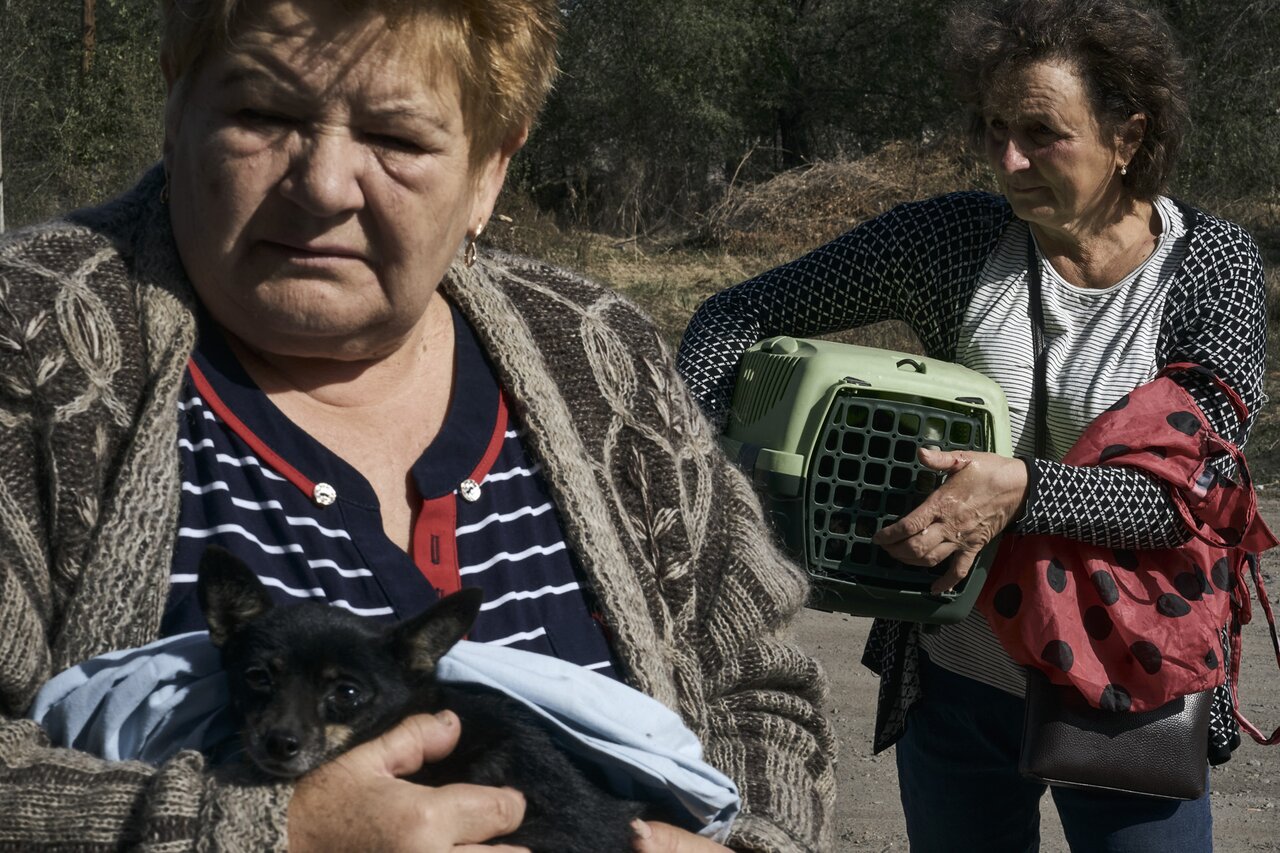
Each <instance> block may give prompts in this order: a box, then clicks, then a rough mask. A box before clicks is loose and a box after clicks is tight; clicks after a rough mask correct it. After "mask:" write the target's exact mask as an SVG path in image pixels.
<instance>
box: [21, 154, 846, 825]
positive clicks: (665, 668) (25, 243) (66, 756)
mask: <svg viewBox="0 0 1280 853" xmlns="http://www.w3.org/2000/svg"><path fill="white" fill-rule="evenodd" d="M159 190H160V178H159V176H158V172H157V171H153V172H152V173H151V174H150V175H148V176H147V177H145V178H144V179H143V181H142V182H141V183H140V184H139V185H138V186H137V187H135V188H134V189H133V190H131V191H130V192H128V193H127V194H125V195H124V196H122V197H120V198H118V199H116V200H115V201H113V202H111V203H109V204H107V205H105V206H103V207H99V208H95V209H90V210H86V211H81V212H78V213H76V214H72V215H71V216H69V217H68V218H67V219H66V220H65V221H60V222H55V223H52V224H48V225H44V226H40V227H36V228H33V229H28V230H25V231H21V232H17V233H14V234H12V235H9V236H7V237H6V239H4V240H3V241H2V242H0V712H2V714H3V717H0V850H19V849H21V850H29V849H33V848H36V847H43V846H57V847H59V848H60V849H70V848H75V849H116V848H120V847H124V846H130V847H137V848H139V849H147V850H186V849H193V848H194V849H202V850H223V849H231V850H271V849H284V848H285V847H286V845H287V837H286V809H287V805H288V801H289V797H290V794H291V788H290V786H289V785H287V784H276V785H257V786H244V785H241V784H238V783H237V781H236V780H235V779H234V778H232V777H230V776H224V775H215V774H213V773H210V772H207V771H206V769H205V767H204V763H203V760H202V758H201V756H200V755H198V754H196V753H194V752H185V753H180V754H179V756H178V757H176V758H175V759H173V760H172V761H170V762H168V763H167V764H165V765H163V766H161V767H159V768H155V767H151V766H149V765H143V764H136V763H127V762H126V763H109V762H105V761H101V760H98V759H96V758H93V757H91V756H89V755H86V754H84V753H79V752H74V751H70V750H64V749H52V748H49V747H48V746H47V742H46V741H45V739H44V737H43V734H42V732H41V731H40V730H39V729H38V728H37V727H36V726H35V725H34V724H32V723H30V722H27V721H24V720H21V719H19V717H20V716H21V715H22V714H23V712H24V711H25V710H26V709H27V707H28V705H29V704H30V702H31V700H32V697H33V696H34V695H35V692H36V690H37V689H38V688H39V686H40V685H41V684H42V683H43V682H44V681H45V680H46V679H47V678H49V676H50V675H52V674H53V673H55V672H57V671H59V670H61V669H63V668H65V667H67V666H68V665H71V664H74V663H76V662H78V661H81V660H84V659H86V658H89V657H92V656H94V655H98V654H101V653H103V652H106V651H109V650H111V649H116V648H124V647H129V646H138V645H142V644H143V643H146V642H148V641H150V640H152V639H154V638H155V637H156V636H157V630H158V628H159V625H160V617H161V613H162V610H163V607H164V603H165V597H166V593H167V584H168V571H169V567H170V561H171V557H172V553H173V547H174V540H175V535H176V531H177V520H178V501H179V468H178V462H179V459H178V453H177V449H176V438H177V416H176V412H177V402H178V396H177V395H178V389H179V381H180V379H181V376H182V372H183V368H184V365H185V363H186V359H187V356H188V353H189V352H190V351H191V348H192V345H193V342H194V340H195V333H196V330H195V320H194V316H193V305H194V295H193V293H192V290H191V286H190V284H189V282H188V280H187V278H186V275H185V273H184V272H183V269H182V266H181V263H180V262H179V260H178V257H177V252H176V250H175V247H174V245H173V241H172V234H171V232H170V229H169V224H168V212H167V209H166V208H165V207H164V206H163V205H162V204H161V203H160V201H159ZM444 287H445V289H446V292H447V294H448V295H449V297H450V298H451V299H452V300H453V301H454V302H455V303H456V304H457V305H458V306H459V308H460V310H462V312H463V313H464V314H465V315H466V316H467V318H468V320H469V321H470V322H471V323H472V325H473V326H474V328H475V329H476V330H477V332H478V334H479V335H480V337H481V340H482V341H483V343H484V345H485V347H486V349H487V351H488V354H489V356H490V357H491V358H492V360H493V362H494V364H495V366H496V368H497V371H498V373H499V375H500V377H501V379H502V381H503V382H504V384H505V386H506V388H507V389H508V390H509V392H510V393H511V395H512V398H513V399H514V400H515V401H516V405H518V406H519V408H520V416H521V418H522V419H523V420H524V421H525V422H526V423H527V424H528V425H529V430H530V438H529V442H530V446H531V449H532V451H533V452H534V453H535V455H536V456H537V457H538V459H539V461H540V462H541V464H542V465H543V467H544V471H545V475H546V478H547V480H548V482H549V483H550V484H551V487H552V490H553V492H554V495H555V499H556V501H557V504H558V507H559V509H560V511H561V513H562V515H563V518H564V521H565V528H566V535H567V537H568V539H569V542H570V546H571V547H572V548H573V549H574V551H575V552H576V555H577V557H578V559H579V560H580V562H581V564H582V566H583V568H584V571H585V573H586V575H587V576H588V578H589V579H590V582H591V583H592V585H593V587H594V592H595V593H596V595H597V596H598V598H599V601H600V603H601V605H602V608H603V611H604V616H605V619H606V620H607V623H608V625H609V627H610V629H611V631H612V634H613V637H614V644H615V650H616V652H617V656H618V658H619V661H620V664H621V668H622V670H623V673H624V675H625V677H626V680H627V681H628V682H629V683H630V684H632V685H633V686H635V687H637V688H638V689H640V690H643V691H644V692H646V693H648V694H650V695H652V696H654V697H656V698H657V699H659V700H660V701H662V702H663V703H665V704H666V705H668V706H670V707H672V708H675V709H676V710H678V711H679V712H680V714H681V715H682V717H683V718H684V720H685V722H686V723H687V724H688V725H689V727H690V728H691V729H692V730H693V731H694V732H696V733H697V734H698V735H699V737H700V738H701V740H702V742H703V744H704V748H705V754H706V758H707V760H708V761H709V762H710V763H712V764H713V765H715V766H717V767H719V768H721V769H722V770H724V771H725V772H726V773H727V774H728V775H729V776H731V777H732V778H733V779H734V780H735V781H736V782H737V783H738V785H739V786H740V788H741V790H742V796H743V805H744V809H743V814H742V817H741V818H740V820H739V822H738V823H737V825H736V827H735V830H734V834H733V836H732V838H731V841H730V843H731V844H732V845H733V846H735V847H738V848H741V849H751V850H824V849H830V847H831V839H830V836H829V830H828V828H827V826H828V818H829V816H830V814H831V810H832V808H833V807H834V779H833V771H832V758H833V754H834V743H833V738H832V735H831V732H830V729H829V728H828V726H827V724H826V722H825V721H824V719H823V717H822V714H821V712H820V710H819V707H818V706H819V703H820V702H821V700H822V699H823V697H824V695H825V681H824V678H823V675H822V673H821V671H820V669H819V667H818V665H817V664H816V662H815V661H814V660H812V659H811V658H810V657H808V656H807V655H805V654H803V653H802V652H800V651H798V650H797V649H796V648H795V647H793V646H792V645H790V644H789V643H788V642H787V641H786V640H785V639H784V638H783V636H782V634H781V631H782V630H783V628H784V626H785V623H786V622H787V621H788V620H789V618H790V617H791V616H792V615H793V614H794V613H795V612H796V611H797V610H798V609H799V607H800V606H801V603H802V602H803V600H804V597H805V594H806V591H807V590H806V583H805V579H804V576H803V574H802V573H801V572H800V571H799V570H798V569H796V568H795V567H794V566H792V565H791V564H790V563H789V562H787V561H786V560H785V558H783V557H781V556H780V555H779V554H778V552H776V551H775V550H774V548H773V547H772V546H771V545H770V543H769V541H768V539H767V535H766V532H765V531H766V528H765V525H764V523H763V521H762V518H761V515H760V512H759V509H758V507H757V504H756V501H755V499H754V497H753V495H752V493H751V490H750V487H749V486H748V484H747V483H746V481H745V480H744V479H743V478H742V477H740V476H739V475H738V474H737V473H736V472H735V471H734V470H733V469H732V468H731V467H730V466H729V465H727V464H726V463H725V461H724V459H723V457H722V455H721V454H720V453H719V452H718V450H717V449H716V447H715V444H714V441H713V435H712V432H711V429H710V426H709V425H708V424H707V422H706V421H705V420H704V419H703V418H702V416H701V415H699V414H698V412H697V410H696V407H695V406H694V404H693V402H692V401H691V399H690V398H689V396H688V395H687V393H686V392H685V390H684V388H683V385H682V384H681V382H680V380H679V378H678V377H677V376H676V374H675V372H674V370H673V367H672V364H671V361H670V358H669V356H668V354H667V352H666V351H665V349H664V347H663V345H662V343H661V340H660V338H659V336H658V334H657V333H656V331H655V330H654V328H653V327H652V325H651V324H650V322H649V321H648V320H647V319H645V318H644V317H643V316H642V315H641V314H640V312H638V311H637V309H636V308H635V307H634V306H632V305H631V304H630V303H628V302H627V301H626V300H624V299H623V298H621V297H620V296H618V295H616V294H614V293H612V292H610V291H609V290H607V289H604V288H601V287H599V286H597V285H595V284H592V283H591V282H588V281H585V280H583V279H580V278H577V277H574V276H571V275H568V274H566V273H564V272H562V271H559V270H556V269H553V268H551V267H547V266H543V265H540V264H537V263H534V262H531V261H528V260H523V259H517V258H513V257H508V256H501V257H490V258H485V259H482V261H481V262H480V263H478V264H477V265H476V266H475V267H474V268H472V269H464V268H462V267H461V266H460V265H459V266H456V267H455V268H454V269H453V270H452V271H451V272H450V274H449V276H448V277H447V278H446V281H445V283H444Z"/></svg>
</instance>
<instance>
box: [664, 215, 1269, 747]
mask: <svg viewBox="0 0 1280 853" xmlns="http://www.w3.org/2000/svg"><path fill="white" fill-rule="evenodd" d="M1182 208H1183V216H1184V219H1185V220H1186V226H1187V234H1186V235H1185V237H1184V239H1186V240H1187V250H1186V253H1185V256H1184V260H1183V262H1182V265H1181V267H1180V268H1179V269H1178V270H1177V272H1176V273H1175V275H1174V279H1173V281H1172V282H1171V283H1170V286H1169V289H1168V294H1167V296H1166V304H1165V308H1164V314H1163V318H1162V321H1161V326H1160V335H1159V342H1158V351H1157V362H1158V366H1163V365H1166V364H1174V363H1178V362H1193V363H1196V364H1200V365H1203V366H1204V367H1207V368H1208V369H1209V370H1211V371H1212V372H1213V373H1215V374H1216V375H1217V376H1219V377H1220V378H1221V379H1223V380H1224V381H1225V382H1226V383H1227V384H1228V385H1230V386H1231V387H1232V388H1233V389H1235V391H1236V392H1237V393H1238V394H1239V395H1240V397H1241V398H1242V399H1243V401H1244V403H1245V405H1246V406H1247V407H1248V410H1249V412H1250V413H1251V417H1250V419H1249V422H1247V423H1241V422H1240V421H1239V419H1238V417H1237V416H1236V413H1235V412H1234V410H1233V409H1232V407H1231V405H1230V403H1229V402H1228V401H1227V400H1226V399H1225V397H1223V396H1222V395H1221V394H1219V393H1218V392H1217V391H1216V390H1215V389H1214V388H1213V387H1212V386H1211V385H1210V384H1208V383H1207V382H1202V383H1196V381H1195V379H1194V378H1192V377H1191V376H1190V374H1187V375H1185V378H1183V379H1182V380H1181V381H1184V382H1185V383H1186V384H1188V386H1189V390H1190V391H1191V393H1192V394H1193V395H1194V396H1195V397H1196V399H1197V400H1198V401H1199V402H1200V404H1201V407H1202V408H1203V410H1204V412H1205V414H1206V416H1207V417H1208V419H1209V421H1210V423H1211V424H1213V426H1214V427H1215V429H1216V430H1217V431H1218V432H1219V434H1221V435H1223V436H1225V437H1227V438H1231V439H1234V440H1235V441H1236V442H1237V443H1238V444H1241V445H1242V444H1243V443H1244V441H1245V439H1246V438H1247V436H1248V431H1249V428H1250V426H1251V423H1252V420H1253V415H1254V413H1256V411H1257V409H1258V407H1259V405H1260V404H1261V403H1262V401H1263V393H1262V372H1263V362H1264V359H1265V351H1266V288H1265V282H1264V278H1263V272H1262V260H1261V256H1260V254H1259V251H1258V247H1257V245H1256V243H1255V242H1254V241H1253V239H1252V238H1251V237H1250V236H1249V235H1248V233H1247V232H1246V231H1245V230H1244V229H1243V228H1241V227H1240V226H1238V225H1236V224H1234V223H1231V222H1227V221H1225V220H1223V219H1219V218H1217V217H1214V216H1211V215H1210V214H1207V213H1204V212H1203V211H1200V210H1196V209H1194V208H1190V207H1187V206H1185V205H1182ZM1025 227H1027V226H1026V224H1025V223H1023V222H1022V221H1021V220H1018V219H1017V218H1015V217H1014V215H1013V212H1012V210H1011V209H1010V207H1009V204H1008V202H1007V201H1005V199H1004V198H1003V197H1001V196H997V195H992V194H990V193H981V192H959V193H952V194H949V195H944V196H940V197H937V198H933V199H928V200H926V201H920V202H912V203H909V204H903V205H900V206H898V207H895V208H893V209H892V210H890V211H888V212H887V213H884V214H882V215H880V216H878V217H876V218H874V219H872V220H869V221H867V222H865V223H863V224H861V225H859V226H858V227H856V228H854V229H853V230H851V231H849V232H847V233H846V234H844V235H842V236H840V237H838V238H836V239H835V240H833V241H832V242H830V243H828V244H826V245H824V246H822V247H820V248H818V249H815V250H814V251H812V252H810V253H809V254H807V255H804V256H803V257H801V258H798V259H797V260H794V261H792V262H790V263H787V264H784V265H783V266H780V267H777V268H775V269H773V270H770V271H768V272H765V273H763V274H761V275H759V276H757V277H756V278H753V279H751V280H749V281H746V282H743V283H742V284H739V285H737V286H735V287H732V288H729V289H728V290H725V291H723V292H721V293H718V294H716V295H715V296H712V297H711V298H710V299H708V300H707V301H706V302H705V303H704V304H703V305H702V306H701V307H700V308H699V309H698V311H697V313H696V314H695V315H694V316H693V319H692V321H691V322H690V323H689V327H688V329H687V330H686V331H685V334H684V339H683V341H682V342H681V345H680V353H679V358H678V362H677V367H678V369H679V370H680V373H681V375H682V376H684V378H685V381H686V382H687V383H688V385H689V387H690V389H691V390H692V392H693V394H694V396H695V398H696V399H697V400H698V402H699V404H700V405H701V406H702V408H703V411H705V412H706V413H707V415H708V417H710V418H711V419H712V421H713V422H714V423H716V424H722V423H723V420H724V417H725V413H726V411H727V409H728V404H729V400H730V398H731V396H732V392H733V383H734V379H735V374H736V370H737V364H738V360H739V358H740V356H741V355H742V352H743V351H744V350H745V349H747V348H748V347H749V346H751V345H752V344H754V343H756V342H757V341H759V340H761V339H763V338H767V337H770V336H773V335H793V336H797V337H812V336H815V335H822V334H826V333H829V332H834V331H838V330H842V329H850V328H856V327H859V326H865V325H868V324H870V323H875V322H879V321H882V320H901V321H903V322H905V323H906V324H907V325H908V326H910V327H911V329H912V330H913V331H914V332H915V334H916V335H917V336H918V337H919V339H920V341H921V343H922V344H923V346H924V349H925V352H926V354H928V355H929V356H931V357H933V358H938V359H943V360H947V361H954V360H955V356H956V348H957V345H958V342H959V335H960V328H961V323H962V320H963V318H964V314H965V310H966V309H967V307H968V305H969V303H970V300H971V299H972V298H973V294H974V292H975V290H976V288H977V286H978V283H979V280H980V277H981V274H982V270H983V267H984V265H985V264H986V262H987V259H988V258H989V257H990V256H991V255H992V253H993V252H994V251H995V250H996V247H997V245H998V244H999V242H1000V239H1001V237H1002V236H1003V234H1004V233H1005V229H1007V228H1025ZM1028 322H1030V320H1028ZM1028 467H1029V471H1030V474H1031V478H1030V480H1031V481H1030V483H1029V491H1028V496H1027V502H1026V509H1025V511H1024V513H1023V515H1022V517H1021V518H1019V519H1018V520H1017V521H1016V522H1015V524H1014V529H1016V530H1017V531H1018V532H1019V533H1044V534H1056V535H1060V536H1066V537H1068V538H1071V539H1075V540H1079V541H1083V542H1089V543H1093V544H1099V545H1107V546H1112V547H1124V548H1159V547H1168V546H1171V545H1176V544H1180V543H1181V542H1182V541H1184V540H1185V539H1186V538H1187V532H1186V531H1185V529H1184V528H1183V527H1182V524H1181V522H1180V521H1179V520H1178V517H1177V515H1176V513H1175V512H1174V510H1173V507H1172V504H1171V503H1170V501H1169V499H1168V495H1167V493H1166V491H1165V489H1164V487H1163V486H1161V485H1159V484H1157V483H1156V482H1155V481H1153V480H1152V479H1151V478H1149V477H1147V476H1146V475H1145V474H1142V473H1140V472H1137V471H1133V470H1127V469H1122V468H1078V467H1072V466H1067V465H1063V464H1061V463H1059V462H1056V461H1053V460H1048V459H1035V460H1029V466H1028ZM916 642H917V632H916V631H915V630H914V628H913V627H912V626H907V625H902V624H897V623H889V622H883V621H881V622H877V624H876V626H875V627H874V628H873V631H872V635H871V639H870V641H869V642H868V646H867V653H866V655H864V662H865V663H867V664H868V666H870V667H871V668H872V669H874V670H876V671H878V672H879V673H880V674H881V679H882V680H881V701H880V712H879V714H878V716H877V721H876V738H875V746H876V749H877V751H879V750H881V749H884V748H886V747H888V746H889V745H891V744H892V743H894V742H895V741H896V740H897V738H898V737H899V736H900V734H901V731H902V721H903V719H904V717H905V712H906V709H907V708H908V707H909V706H910V704H911V703H912V702H914V701H915V698H916V697H917V696H918V694H919V686H918V683H917V682H916V679H915V672H914V664H915V648H916ZM1224 737H1230V735H1224ZM1224 746H1225V744H1224Z"/></svg>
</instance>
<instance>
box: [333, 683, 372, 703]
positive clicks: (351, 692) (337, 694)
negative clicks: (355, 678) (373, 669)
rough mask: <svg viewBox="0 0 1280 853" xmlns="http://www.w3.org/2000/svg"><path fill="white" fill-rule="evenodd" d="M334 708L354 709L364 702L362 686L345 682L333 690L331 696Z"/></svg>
mask: <svg viewBox="0 0 1280 853" xmlns="http://www.w3.org/2000/svg"><path fill="white" fill-rule="evenodd" d="M329 695H330V700H331V701H332V702H333V704H334V706H335V707H336V708H339V709H349V708H354V707H356V706H357V705H359V704H360V703H361V702H363V701H364V691H363V690H361V689H360V685H358V684H352V683H350V682H344V683H342V684H339V685H337V686H336V687H334V688H333V693H331V694H329Z"/></svg>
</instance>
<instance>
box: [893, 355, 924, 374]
mask: <svg viewBox="0 0 1280 853" xmlns="http://www.w3.org/2000/svg"><path fill="white" fill-rule="evenodd" d="M903 365H910V366H911V369H912V370H914V371H915V372H916V373H925V372H926V368H925V363H924V362H923V361H916V360H915V359H914V358H900V359H898V369H899V370H901V369H902V367H903Z"/></svg>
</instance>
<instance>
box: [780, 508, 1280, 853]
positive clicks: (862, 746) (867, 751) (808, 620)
mask: <svg viewBox="0 0 1280 853" xmlns="http://www.w3.org/2000/svg"><path fill="white" fill-rule="evenodd" d="M1261 508H1262V513H1263V516H1264V517H1265V518H1266V519H1267V522H1268V523H1269V524H1270V525H1271V526H1272V529H1274V530H1277V531H1280V499H1275V498H1270V499H1267V500H1264V501H1263V503H1262V507H1261ZM1263 571H1264V574H1265V575H1266V578H1267V586H1268V592H1269V593H1270V596H1271V598H1272V600H1273V601H1276V602H1277V608H1278V609H1280V601H1277V599H1280V554H1277V553H1275V552H1273V553H1272V554H1271V555H1270V559H1269V560H1267V559H1264V562H1263ZM1254 615H1255V618H1254V621H1253V622H1252V623H1251V624H1250V625H1248V626H1247V627H1246V628H1245V634H1244V654H1243V655H1242V674H1241V679H1240V683H1241V691H1240V701H1241V704H1242V706H1243V707H1244V710H1245V715H1246V716H1247V717H1249V719H1250V720H1252V721H1253V722H1254V723H1255V724H1256V725H1257V726H1258V727H1259V728H1261V729H1264V730H1265V731H1266V732H1267V733H1270V732H1271V730H1272V729H1274V728H1275V727H1276V726H1280V669H1277V667H1276V659H1275V655H1274V654H1273V653H1272V650H1271V647H1270V643H1271V638H1270V635H1269V634H1268V633H1267V628H1266V622H1265V620H1264V619H1263V618H1262V614H1261V608H1256V607H1255V608H1254ZM870 625H871V620H869V619H863V618H859V617H853V616H843V615H840V614H833V613H820V612H817V611H812V610H810V611H805V613H804V615H803V616H802V617H801V619H800V621H799V623H798V625H797V637H798V639H799V641H800V642H801V643H803V644H804V645H805V646H806V648H808V649H809V650H810V651H812V652H813V653H815V654H816V655H817V656H818V657H819V659H821V661H822V663H823V665H824V666H825V667H826V668H827V673H828V675H829V676H830V678H831V698H830V701H829V704H828V707H827V709H826V711H827V714H828V716H829V718H830V719H831V721H832V724H833V725H834V726H835V729H836V733H837V735H838V736H839V739H840V757H839V764H838V767H837V777H838V782H839V786H840V789H839V798H840V805H839V816H838V819H837V826H836V833H835V836H836V850H837V851H855V850H856V851H864V850H865V851H875V853H885V851H906V850H907V834H906V829H905V827H904V824H903V820H902V810H901V807H900V805H899V803H898V784H897V777H896V774H895V771H894V759H893V752H892V750H890V751H888V752H885V753H882V754H881V755H879V756H873V755H872V754H871V724H872V719H873V717H874V714H875V697H876V691H877V682H876V679H875V677H874V676H872V675H871V673H869V672H867V671H866V670H864V669H863V668H862V666H861V665H860V664H859V663H858V659H859V657H860V656H861V654H862V646H863V643H864V642H865V641H866V636H867V630H868V629H869V628H870ZM1210 784H1211V786H1212V790H1213V794H1212V796H1213V813H1214V844H1215V848H1216V849H1217V850H1219V851H1223V853H1237V851H1257V850H1272V851H1280V746H1274V747H1261V746H1258V745H1257V744H1255V743H1254V742H1253V741H1252V740H1251V739H1250V738H1249V737H1248V736H1245V738H1244V744H1243V745H1242V746H1241V747H1240V748H1239V749H1238V750H1236V753H1235V756H1234V757H1233V758H1232V760H1231V761H1229V762H1228V763H1227V764H1225V765H1222V766H1221V767H1216V768H1214V769H1213V772H1212V775H1211V782H1210ZM1041 827H1042V836H1043V841H1042V844H1041V850H1042V851H1043V853H1067V850H1068V848H1067V845H1066V842H1065V840H1064V839H1063V836H1062V828H1061V826H1060V824H1059V823H1058V817H1057V814H1056V812H1055V811H1054V809H1053V804H1052V800H1051V799H1050V798H1049V797H1045V798H1044V800H1043V805H1042V808H1041ZM1170 853H1176V851H1170Z"/></svg>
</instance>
